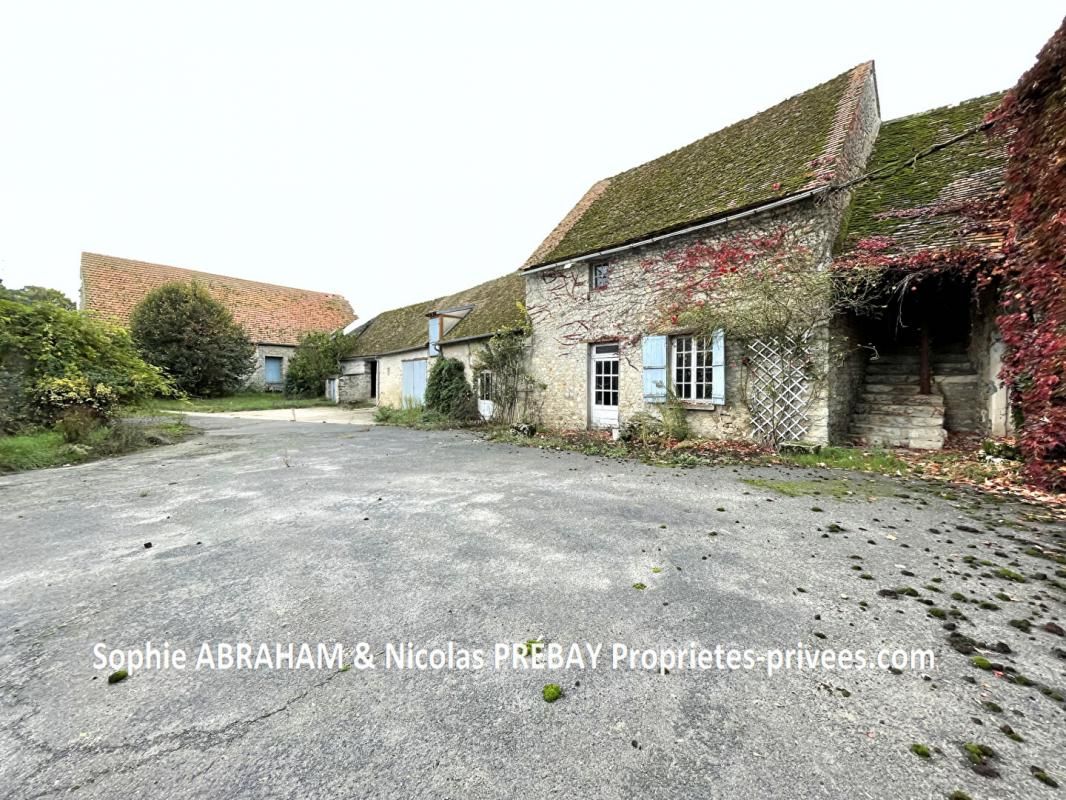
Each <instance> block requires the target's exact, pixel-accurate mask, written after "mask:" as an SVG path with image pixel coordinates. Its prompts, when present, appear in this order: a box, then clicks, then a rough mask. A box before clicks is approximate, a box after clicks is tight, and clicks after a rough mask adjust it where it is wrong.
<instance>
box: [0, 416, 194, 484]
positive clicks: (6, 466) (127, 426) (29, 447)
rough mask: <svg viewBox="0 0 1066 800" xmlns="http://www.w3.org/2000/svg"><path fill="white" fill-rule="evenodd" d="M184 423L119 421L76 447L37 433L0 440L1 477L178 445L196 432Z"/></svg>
mask: <svg viewBox="0 0 1066 800" xmlns="http://www.w3.org/2000/svg"><path fill="white" fill-rule="evenodd" d="M193 430H194V429H193V428H190V427H189V426H188V425H185V424H184V423H182V422H166V423H163V424H155V425H138V424H134V423H130V422H123V421H122V420H119V421H117V422H115V423H114V424H112V425H110V426H108V427H99V428H95V429H93V430H91V431H89V432H88V433H87V434H86V435H85V436H84V437H83V439H82V441H80V442H78V443H77V444H69V443H67V442H65V441H64V440H63V436H62V434H60V433H59V432H58V431H49V430H42V431H35V432H33V433H26V434H22V435H20V436H0V473H4V472H22V471H25V470H29V469H43V468H45V467H58V466H63V465H66V464H80V463H82V462H83V461H92V460H94V459H98V458H106V457H109V456H118V455H123V454H125V453H132V452H135V451H137V450H143V449H145V448H147V447H153V446H155V445H156V444H165V443H171V442H175V441H178V440H179V439H182V438H184V437H185V436H188V435H189V434H190V433H192V432H193Z"/></svg>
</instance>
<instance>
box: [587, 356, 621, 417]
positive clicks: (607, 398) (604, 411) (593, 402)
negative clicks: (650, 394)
mask: <svg viewBox="0 0 1066 800" xmlns="http://www.w3.org/2000/svg"><path fill="white" fill-rule="evenodd" d="M589 401H590V414H589V423H590V424H591V426H592V427H593V428H617V427H618V345H617V344H613V343H612V344H594V345H592V348H591V350H589Z"/></svg>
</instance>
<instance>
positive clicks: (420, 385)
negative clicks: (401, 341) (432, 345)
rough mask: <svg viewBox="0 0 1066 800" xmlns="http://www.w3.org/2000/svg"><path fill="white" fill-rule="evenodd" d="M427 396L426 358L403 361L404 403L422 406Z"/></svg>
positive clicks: (405, 404)
mask: <svg viewBox="0 0 1066 800" xmlns="http://www.w3.org/2000/svg"><path fill="white" fill-rule="evenodd" d="M425 396H426V360H425V359H419V360H418V361H404V362H403V404H404V406H405V407H406V406H420V405H422V399H423V398H424V397H425Z"/></svg>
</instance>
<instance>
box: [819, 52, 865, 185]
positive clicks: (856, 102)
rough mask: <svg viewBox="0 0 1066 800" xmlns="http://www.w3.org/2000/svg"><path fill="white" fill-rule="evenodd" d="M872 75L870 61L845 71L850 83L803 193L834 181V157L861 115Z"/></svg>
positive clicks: (836, 157) (835, 170)
mask: <svg viewBox="0 0 1066 800" xmlns="http://www.w3.org/2000/svg"><path fill="white" fill-rule="evenodd" d="M873 71H874V62H873V60H870V61H865V62H863V63H862V64H859V65H858V66H855V67H852V68H851V69H850V70H849V73H850V75H851V79H850V81H849V82H848V88H847V90H846V91H845V92H844V94H843V95H842V96H841V98H840V102H839V103H838V104H837V110H836V115H835V116H834V117H833V124H832V126H831V127H830V128H829V135H828V136H827V137H826V140H825V149H824V150H823V151H822V153H821V155H819V156H818V158H817V159H815V161H816V166H815V174H814V175H813V176H812V177H811V179H810V180H809V181H808V182H807V184H806V185H805V186H804V187H803V189H814V188H815V187H818V186H821V185H823V184H825V183H829V182H830V181H832V180H833V178H835V177H837V167H838V166H839V164H838V156H839V155H840V152H841V151H842V150H843V149H844V145H845V143H846V142H847V140H848V137H849V136H850V135H851V134H852V132H853V131H854V129H855V124H856V123H857V122H858V121H859V114H860V113H861V111H862V94H863V91H864V90H865V88H866V81H867V79H868V78H869V77H870V75H871V74H872V73H873Z"/></svg>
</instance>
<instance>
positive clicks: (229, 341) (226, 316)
mask: <svg viewBox="0 0 1066 800" xmlns="http://www.w3.org/2000/svg"><path fill="white" fill-rule="evenodd" d="M130 332H131V333H132V334H133V339H134V341H135V342H136V343H137V346H138V348H140V351H141V354H142V355H143V356H144V357H145V359H147V360H148V361H149V362H151V363H152V364H155V365H156V366H159V367H162V368H163V369H164V370H166V372H167V374H169V375H170V376H171V377H172V378H173V380H174V383H175V385H176V386H177V387H178V388H179V389H180V390H181V391H183V392H185V393H187V394H191V395H194V396H198V397H217V396H220V395H225V394H231V393H233V392H234V391H236V390H237V389H239V388H241V387H242V386H243V385H244V382H245V379H246V378H247V376H248V374H249V373H250V372H251V371H252V369H253V367H254V362H253V359H252V357H253V355H254V354H255V346H254V345H253V344H252V343H251V342H250V341H249V340H248V337H247V336H246V335H245V333H244V331H243V330H241V328H240V326H238V325H237V323H235V322H234V321H233V316H232V315H231V314H230V312H229V311H228V310H227V309H226V307H225V306H223V305H222V304H221V303H219V302H218V301H217V300H215V299H214V298H213V297H212V296H211V295H210V294H209V293H208V291H207V289H205V288H204V287H203V286H201V285H199V284H196V283H170V284H166V285H165V286H160V287H159V288H158V289H155V290H153V291H152V292H149V293H148V295H147V296H145V298H144V299H143V300H142V301H141V302H140V303H139V304H138V305H137V307H136V308H134V309H133V313H132V314H131V315H130Z"/></svg>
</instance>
